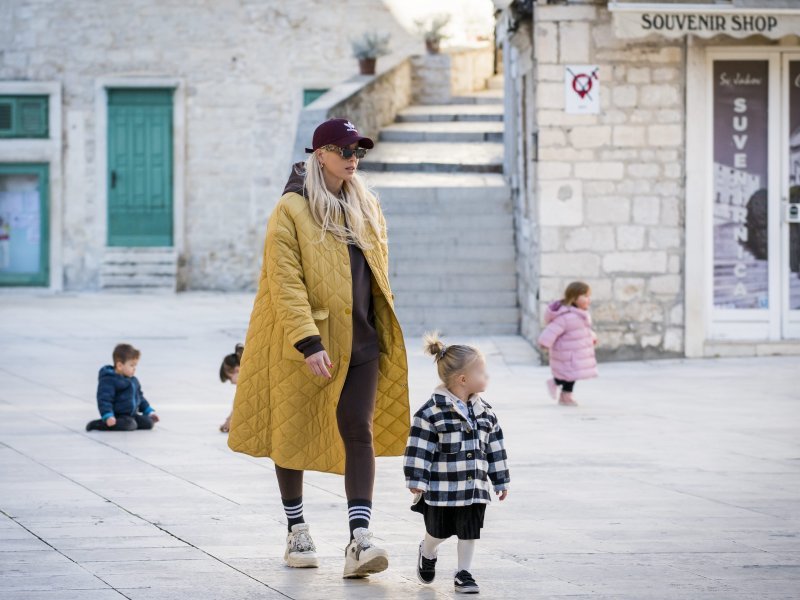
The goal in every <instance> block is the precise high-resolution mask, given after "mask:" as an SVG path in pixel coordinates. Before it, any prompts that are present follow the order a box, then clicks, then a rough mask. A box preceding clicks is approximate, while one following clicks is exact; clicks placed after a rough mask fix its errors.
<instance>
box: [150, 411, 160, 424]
mask: <svg viewBox="0 0 800 600" xmlns="http://www.w3.org/2000/svg"><path fill="white" fill-rule="evenodd" d="M150 420H151V421H152V422H153V423H158V422H159V421H160V420H161V419H160V418H159V416H158V415H157V414H156V413H150Z"/></svg>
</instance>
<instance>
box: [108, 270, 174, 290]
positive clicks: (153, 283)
mask: <svg viewBox="0 0 800 600" xmlns="http://www.w3.org/2000/svg"><path fill="white" fill-rule="evenodd" d="M101 281H102V287H103V289H119V290H137V289H142V290H148V289H154V288H160V289H164V290H173V291H174V290H175V275H120V274H114V275H103V276H102V277H101Z"/></svg>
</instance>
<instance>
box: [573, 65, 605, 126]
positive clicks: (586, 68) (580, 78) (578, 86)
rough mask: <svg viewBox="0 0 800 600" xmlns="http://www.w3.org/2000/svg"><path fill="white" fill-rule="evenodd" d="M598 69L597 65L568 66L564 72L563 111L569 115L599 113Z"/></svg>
mask: <svg viewBox="0 0 800 600" xmlns="http://www.w3.org/2000/svg"><path fill="white" fill-rule="evenodd" d="M599 73H600V68H599V67H598V66H597V65H569V66H567V67H565V71H564V94H565V102H564V110H566V112H567V113H568V114H571V115H595V114H597V113H599V112H600V75H599Z"/></svg>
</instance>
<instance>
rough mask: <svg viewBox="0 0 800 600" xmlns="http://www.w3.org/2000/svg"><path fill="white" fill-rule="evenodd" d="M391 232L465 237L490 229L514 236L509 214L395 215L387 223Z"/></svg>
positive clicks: (512, 219)
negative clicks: (412, 231)
mask: <svg viewBox="0 0 800 600" xmlns="http://www.w3.org/2000/svg"><path fill="white" fill-rule="evenodd" d="M387 227H390V228H391V231H393V232H397V231H401V230H404V231H406V230H414V229H417V230H419V231H426V232H431V233H434V234H435V233H439V232H441V231H446V230H452V231H459V232H461V234H462V235H463V236H464V237H465V238H468V237H473V236H477V235H480V233H481V232H483V231H487V230H490V229H501V230H503V231H506V232H508V235H509V236H510V237H512V236H513V235H514V216H513V215H512V214H510V213H503V214H494V213H493V214H486V215H468V214H466V215H465V214H436V215H427V216H425V217H424V218H422V216H420V215H419V214H416V215H408V214H395V215H393V216H392V219H391V225H389V224H388V223H387Z"/></svg>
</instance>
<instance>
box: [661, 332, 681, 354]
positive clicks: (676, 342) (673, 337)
mask: <svg viewBox="0 0 800 600" xmlns="http://www.w3.org/2000/svg"><path fill="white" fill-rule="evenodd" d="M664 350H666V351H667V352H676V353H678V354H683V328H682V327H681V328H678V327H670V328H669V329H667V331H666V333H665V334H664Z"/></svg>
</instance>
